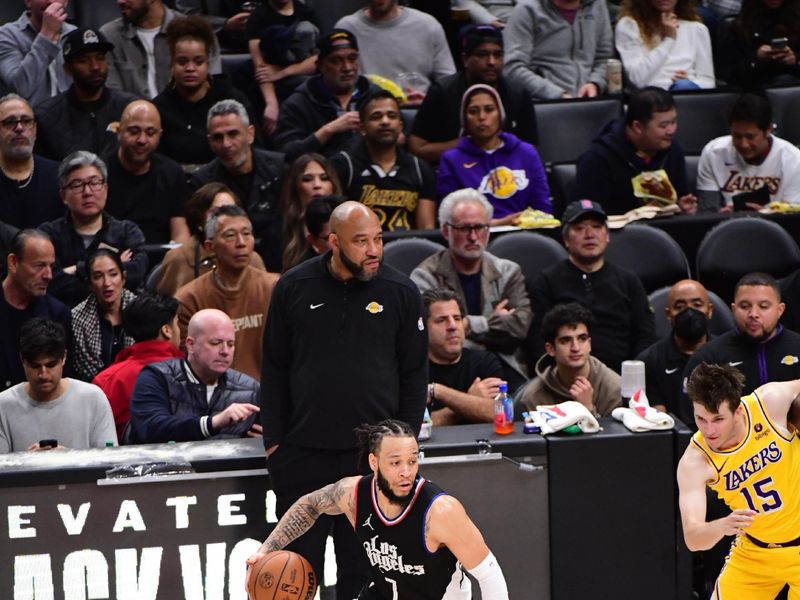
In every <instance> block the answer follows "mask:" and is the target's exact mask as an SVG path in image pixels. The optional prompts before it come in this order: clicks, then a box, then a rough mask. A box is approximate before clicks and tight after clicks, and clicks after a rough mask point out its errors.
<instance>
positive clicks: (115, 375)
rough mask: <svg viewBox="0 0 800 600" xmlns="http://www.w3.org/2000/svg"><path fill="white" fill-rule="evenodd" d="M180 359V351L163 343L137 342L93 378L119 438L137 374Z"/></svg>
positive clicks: (169, 344)
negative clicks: (147, 367)
mask: <svg viewBox="0 0 800 600" xmlns="http://www.w3.org/2000/svg"><path fill="white" fill-rule="evenodd" d="M183 356H184V354H183V352H181V351H180V350H179V349H178V348H176V347H175V346H173V345H172V344H171V343H169V342H165V341H163V340H148V341H146V342H137V343H136V344H134V345H133V346H128V347H127V348H123V349H122V350H120V352H119V354H117V358H116V360H115V361H114V362H113V363H112V364H111V365H110V366H109V367H108V368H106V369H104V370H102V371H100V372H99V373H98V374H97V375H96V376H95V378H94V380H93V381H92V383H93V384H95V385H96V386H99V387H100V389H102V390H103V391H104V392H105V394H106V396H107V397H108V401H109V403H110V404H111V411H112V412H113V413H114V423H115V424H116V426H117V436H118V437H119V439H122V431H123V430H124V429H125V425H127V424H128V421H130V419H131V413H130V403H131V394H132V393H133V386H134V385H135V384H136V378H137V377H138V376H139V371H141V370H142V369H143V368H144V367H145V366H146V365H149V364H150V363H154V362H161V361H162V360H167V359H168V358H181V357H183Z"/></svg>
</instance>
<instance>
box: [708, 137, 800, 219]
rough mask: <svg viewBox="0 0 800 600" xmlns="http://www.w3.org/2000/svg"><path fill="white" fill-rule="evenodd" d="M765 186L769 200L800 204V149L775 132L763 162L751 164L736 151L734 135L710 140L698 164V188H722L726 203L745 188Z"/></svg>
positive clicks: (721, 191)
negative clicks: (777, 135)
mask: <svg viewBox="0 0 800 600" xmlns="http://www.w3.org/2000/svg"><path fill="white" fill-rule="evenodd" d="M764 186H766V187H767V189H768V190H769V194H770V201H773V202H775V201H781V202H788V203H790V204H800V149H798V148H796V147H795V146H793V145H792V144H790V143H789V142H787V141H786V140H782V139H781V138H779V137H776V136H774V135H773V136H772V148H770V151H769V154H768V155H767V158H766V159H764V162H763V163H761V164H760V165H751V164H748V163H746V162H745V161H744V159H743V158H742V157H741V156H740V155H739V153H738V152H736V149H735V148H734V147H733V142H732V141H731V136H729V135H724V136H722V137H718V138H716V139H714V140H711V141H710V142H708V144H706V146H705V148H703V152H702V154H701V155H700V163H699V164H698V166H697V189H698V190H700V191H706V192H720V193H722V196H723V197H724V198H725V203H726V204H732V203H733V197H734V196H736V195H737V194H741V193H743V192H754V191H756V190H758V189H760V188H762V187H764Z"/></svg>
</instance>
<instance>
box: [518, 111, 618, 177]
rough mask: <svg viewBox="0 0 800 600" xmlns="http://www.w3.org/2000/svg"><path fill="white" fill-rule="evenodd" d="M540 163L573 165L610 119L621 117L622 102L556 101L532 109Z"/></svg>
mask: <svg viewBox="0 0 800 600" xmlns="http://www.w3.org/2000/svg"><path fill="white" fill-rule="evenodd" d="M533 110H534V112H535V113H536V126H537V128H538V130H539V144H538V145H537V146H536V149H537V150H538V152H539V156H540V157H541V158H542V162H544V163H546V164H549V163H560V162H572V163H574V162H576V161H577V160H578V157H579V156H580V155H581V154H583V152H585V151H586V150H587V149H588V148H589V144H591V142H592V140H593V139H594V138H595V136H596V135H597V134H598V132H599V131H600V129H601V128H602V127H603V125H605V124H606V123H608V122H609V121H610V120H612V119H616V118H617V117H619V116H622V102H620V101H619V100H617V99H614V98H602V99H598V100H595V99H592V100H557V101H555V102H538V103H537V104H536V105H535V106H534V109H533Z"/></svg>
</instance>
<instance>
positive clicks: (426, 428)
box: [419, 407, 433, 441]
mask: <svg viewBox="0 0 800 600" xmlns="http://www.w3.org/2000/svg"><path fill="white" fill-rule="evenodd" d="M432 434H433V419H431V413H430V412H428V407H425V415H424V416H423V417H422V427H421V428H420V430H419V440H421V441H424V440H429V439H430V438H431V435H432Z"/></svg>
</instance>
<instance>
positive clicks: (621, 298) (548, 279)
mask: <svg viewBox="0 0 800 600" xmlns="http://www.w3.org/2000/svg"><path fill="white" fill-rule="evenodd" d="M530 297H531V308H533V315H534V317H533V325H532V326H531V332H535V333H533V334H532V335H531V336H529V337H534V338H538V337H539V334H540V332H541V328H542V317H544V314H545V313H546V312H547V311H548V310H550V309H551V308H552V307H553V306H555V305H556V304H563V303H566V302H578V303H579V304H582V305H583V306H585V307H586V308H588V309H589V310H591V311H592V315H593V316H594V324H593V325H592V328H591V332H590V333H591V336H592V355H593V356H595V357H596V358H598V359H600V360H601V361H603V362H604V363H605V364H606V365H607V366H609V367H611V368H612V369H614V370H615V371H617V372H618V373H619V370H620V366H621V364H622V361H623V360H628V359H632V358H635V357H636V356H637V355H638V354H639V353H640V352H641V351H642V350H644V349H645V348H647V347H648V346H649V345H650V344H652V343H653V342H655V340H656V338H655V333H654V331H655V324H654V322H653V310H652V309H651V308H650V302H649V301H648V299H647V293H646V292H645V291H644V287H643V286H642V282H641V281H639V278H638V277H636V275H634V274H633V273H631V272H629V271H625V270H624V269H620V268H619V267H616V266H614V265H612V264H610V263H608V262H606V263H605V264H604V265H603V267H602V268H601V269H600V270H599V271H595V272H594V273H584V272H583V271H581V270H580V269H579V268H578V267H576V266H575V265H574V264H572V263H571V262H570V261H569V260H566V259H565V260H563V261H561V262H559V263H556V264H555V265H553V266H552V267H548V268H547V269H545V270H544V271H542V272H541V273H540V274H539V276H538V277H536V279H534V281H533V284H532V285H531V290H530ZM537 341H538V343H539V344H540V345H539V346H535V347H534V353H533V355H532V356H540V355H541V353H542V352H543V344H542V342H541V340H536V339H534V343H535V342H537Z"/></svg>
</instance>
